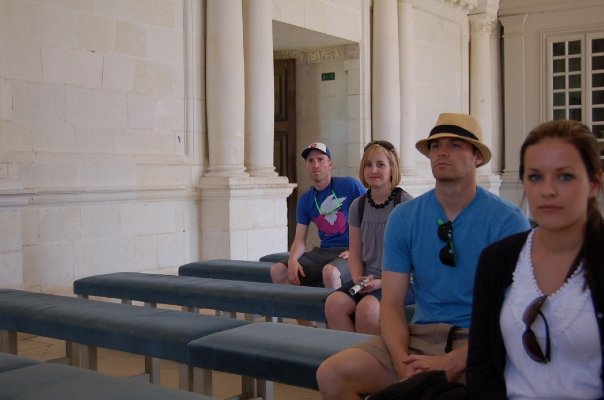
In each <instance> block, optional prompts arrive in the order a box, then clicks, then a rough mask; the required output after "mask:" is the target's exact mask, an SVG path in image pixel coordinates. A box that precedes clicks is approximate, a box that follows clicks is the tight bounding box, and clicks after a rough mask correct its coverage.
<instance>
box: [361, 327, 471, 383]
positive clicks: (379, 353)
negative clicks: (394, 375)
mask: <svg viewBox="0 0 604 400" xmlns="http://www.w3.org/2000/svg"><path fill="white" fill-rule="evenodd" d="M451 328H456V329H455V330H454V331H453V333H452V334H451V338H450V340H448V338H449V334H450V332H451ZM469 332H470V331H469V329H467V328H457V327H453V326H452V325H449V324H421V325H419V324H417V325H416V324H410V325H409V353H411V354H421V355H427V356H438V355H443V354H445V353H446V352H445V348H446V347H447V345H450V347H451V349H457V348H460V347H462V346H464V345H466V344H467V343H468V334H469ZM353 347H356V348H359V349H361V350H364V351H366V352H367V353H369V354H371V355H372V356H373V357H374V358H375V359H376V360H378V361H379V362H380V364H382V365H383V366H385V367H386V368H388V369H390V370H391V371H394V365H393V364H392V359H391V358H390V353H389V352H388V348H387V347H386V343H385V342H384V340H383V339H382V337H381V336H376V337H374V338H371V339H369V340H367V341H365V342H362V343H359V344H357V345H355V346H353ZM464 375H465V374H464ZM464 378H465V376H464ZM464 378H462V380H464Z"/></svg>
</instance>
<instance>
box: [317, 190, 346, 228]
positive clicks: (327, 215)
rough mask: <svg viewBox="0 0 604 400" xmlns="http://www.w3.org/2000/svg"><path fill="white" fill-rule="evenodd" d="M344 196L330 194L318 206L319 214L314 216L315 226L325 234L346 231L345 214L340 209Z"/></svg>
mask: <svg viewBox="0 0 604 400" xmlns="http://www.w3.org/2000/svg"><path fill="white" fill-rule="evenodd" d="M345 200H346V197H337V196H336V194H335V193H332V194H330V195H329V196H327V198H325V200H323V202H321V205H319V206H318V208H319V212H320V214H319V215H318V216H317V217H315V218H314V222H315V224H316V225H317V228H318V229H319V230H320V231H321V232H323V233H324V234H326V235H334V234H341V233H344V232H346V226H347V222H346V214H344V212H343V211H341V208H342V204H343V203H344V201H345Z"/></svg>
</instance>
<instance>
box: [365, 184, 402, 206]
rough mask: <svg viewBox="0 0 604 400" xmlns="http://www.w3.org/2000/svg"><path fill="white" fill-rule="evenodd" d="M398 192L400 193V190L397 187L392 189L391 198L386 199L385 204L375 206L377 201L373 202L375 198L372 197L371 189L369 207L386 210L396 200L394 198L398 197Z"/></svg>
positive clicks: (368, 191)
mask: <svg viewBox="0 0 604 400" xmlns="http://www.w3.org/2000/svg"><path fill="white" fill-rule="evenodd" d="M398 191H399V188H398V187H395V188H394V189H392V192H391V193H390V196H388V198H387V199H386V201H385V202H383V203H381V204H375V201H373V198H372V197H371V188H369V189H368V190H367V201H368V202H369V205H370V206H371V207H373V208H384V207H386V206H387V205H388V204H389V203H390V202H391V201H392V199H394V196H396V194H397V193H398Z"/></svg>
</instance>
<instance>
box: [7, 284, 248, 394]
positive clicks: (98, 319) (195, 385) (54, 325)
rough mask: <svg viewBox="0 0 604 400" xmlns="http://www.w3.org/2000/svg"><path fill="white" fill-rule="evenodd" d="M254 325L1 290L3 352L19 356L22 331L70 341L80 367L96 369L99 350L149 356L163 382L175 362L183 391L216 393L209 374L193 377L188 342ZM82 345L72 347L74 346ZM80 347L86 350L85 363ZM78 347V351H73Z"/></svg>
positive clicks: (155, 378)
mask: <svg viewBox="0 0 604 400" xmlns="http://www.w3.org/2000/svg"><path fill="white" fill-rule="evenodd" d="M246 324H248V323H247V322H245V321H242V320H236V319H231V318H225V317H217V316H210V315H200V314H193V313H184V312H180V311H176V310H165V309H159V308H150V307H138V306H132V305H126V304H117V303H108V302H101V301H92V300H85V299H78V298H75V297H66V296H57V295H52V294H45V293H34V292H27V291H21V290H12V289H0V335H1V340H2V341H1V342H0V351H4V352H10V353H13V354H17V351H18V349H17V333H18V332H24V333H30V334H34V335H40V336H44V337H51V338H55V339H60V340H65V341H66V342H69V343H68V345H67V350H68V351H67V353H68V354H67V355H68V356H71V357H70V358H71V359H70V362H71V363H72V364H74V365H77V364H81V365H82V366H84V367H86V368H89V369H93V370H96V364H97V363H96V349H97V347H104V348H110V349H114V350H120V351H124V352H127V353H133V354H140V355H143V356H145V357H146V359H145V372H147V373H149V375H150V378H151V381H152V382H159V360H158V359H165V360H170V361H175V362H176V363H178V364H179V368H180V387H181V388H182V389H187V390H194V391H197V392H200V393H203V394H206V395H211V391H210V390H211V388H210V387H208V386H204V385H205V383H206V378H205V376H204V375H203V374H202V375H198V376H195V375H194V374H193V372H194V371H193V369H192V368H191V367H190V366H189V365H188V355H189V354H188V347H187V344H188V343H189V342H190V341H192V340H195V339H198V338H201V337H203V336H205V335H209V334H211V333H215V332H219V331H222V330H227V329H232V328H235V327H238V326H242V325H246ZM72 342H73V343H77V344H79V346H71V345H70V343H72ZM79 347H83V348H84V352H82V354H81V362H79V361H78V360H79V359H80V354H79V351H76V350H78V349H79ZM71 348H73V350H71V352H70V349H71Z"/></svg>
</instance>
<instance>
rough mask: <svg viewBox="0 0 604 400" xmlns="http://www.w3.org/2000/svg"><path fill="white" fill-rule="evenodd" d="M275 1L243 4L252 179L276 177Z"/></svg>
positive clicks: (247, 135) (247, 154)
mask: <svg viewBox="0 0 604 400" xmlns="http://www.w3.org/2000/svg"><path fill="white" fill-rule="evenodd" d="M272 6H273V5H272V1H271V0H254V1H244V2H243V33H244V35H243V43H244V46H243V48H244V55H245V57H244V58H245V165H246V168H247V172H248V173H249V174H250V176H276V175H277V173H276V172H275V167H274V165H273V164H274V161H273V140H274V139H273V138H274V130H275V116H274V112H275V96H274V83H275V82H274V77H273V75H274V74H273V26H272Z"/></svg>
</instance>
